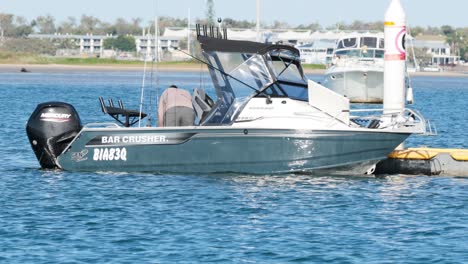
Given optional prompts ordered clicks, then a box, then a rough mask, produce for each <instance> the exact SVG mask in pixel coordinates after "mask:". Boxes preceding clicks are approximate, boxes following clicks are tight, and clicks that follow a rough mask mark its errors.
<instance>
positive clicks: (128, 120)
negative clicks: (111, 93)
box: [99, 97, 147, 127]
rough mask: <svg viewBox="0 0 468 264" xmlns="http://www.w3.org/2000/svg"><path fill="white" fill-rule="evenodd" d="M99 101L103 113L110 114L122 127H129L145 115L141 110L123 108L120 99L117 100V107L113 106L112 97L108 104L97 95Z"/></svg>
mask: <svg viewBox="0 0 468 264" xmlns="http://www.w3.org/2000/svg"><path fill="white" fill-rule="evenodd" d="M99 103H100V104H101V110H102V112H103V113H104V114H108V115H110V116H111V117H112V118H114V119H115V120H116V121H117V122H119V123H120V124H122V125H123V126H124V127H131V126H133V125H134V124H136V123H138V121H140V120H142V119H143V118H145V117H146V116H147V114H145V113H143V112H140V111H137V110H129V109H126V108H124V105H123V102H122V100H118V104H119V106H118V107H115V106H114V101H112V99H109V106H107V105H106V103H105V102H104V98H102V97H99ZM121 118H123V120H121Z"/></svg>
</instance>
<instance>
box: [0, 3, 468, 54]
mask: <svg viewBox="0 0 468 264" xmlns="http://www.w3.org/2000/svg"><path fill="white" fill-rule="evenodd" d="M212 2H213V1H207V18H203V19H197V20H196V21H195V23H206V22H208V21H211V22H213V20H214V17H215V14H214V11H213V8H212V6H211V10H210V3H211V4H212ZM223 23H224V25H225V26H227V27H231V28H253V27H255V22H253V21H246V20H234V19H232V18H224V20H223ZM186 26H187V19H180V18H172V17H164V16H163V17H160V18H159V27H160V32H161V33H163V30H164V28H166V27H186ZM262 28H273V29H281V28H282V29H284V28H289V29H297V30H311V31H316V30H323V29H326V30H335V29H338V30H383V22H381V21H377V22H363V21H354V22H352V23H349V24H347V23H343V22H340V23H336V24H335V25H332V26H330V27H326V28H324V27H323V26H321V25H320V24H318V23H316V22H314V23H311V24H308V25H299V26H291V25H289V24H288V23H285V22H282V21H274V22H273V23H272V24H263V25H262ZM144 29H146V30H150V31H151V32H154V23H153V22H152V21H148V23H146V24H145V23H144V22H143V20H142V19H140V18H132V19H130V20H127V19H124V18H117V19H116V20H115V21H114V22H105V21H101V20H100V19H98V18H97V17H94V16H88V15H82V16H81V17H80V18H79V19H77V18H75V17H68V18H67V19H66V20H65V21H61V22H57V21H56V20H55V18H54V17H53V16H51V15H44V16H38V17H36V18H35V19H33V20H31V21H28V20H27V19H26V18H24V17H22V16H15V15H13V14H7V13H0V49H3V50H8V51H18V52H35V53H45V54H51V53H53V51H54V49H57V48H67V47H66V43H49V44H50V45H49V46H50V50H47V51H44V49H43V46H45V44H47V43H46V42H42V43H39V42H37V43H36V42H34V43H33V42H31V43H32V44H31V45H32V46H36V47H38V50H37V51H32V50H31V49H29V48H27V47H22V48H21V50H15V49H14V48H13V46H15V45H14V44H15V43H13V42H11V41H10V40H7V39H11V38H14V39H21V38H24V37H26V36H28V35H29V34H31V33H41V34H94V35H106V34H111V35H114V36H127V35H140V34H142V32H143V30H144ZM411 34H412V35H413V36H418V35H441V36H443V37H444V38H445V39H446V41H447V43H448V44H449V45H450V46H451V48H452V50H454V51H455V54H457V55H460V56H461V57H462V59H465V60H467V61H468V27H464V28H454V27H451V26H449V25H445V26H442V27H431V26H428V27H420V26H418V27H414V28H411ZM29 41H31V40H29ZM18 43H19V44H21V46H24V45H26V44H25V43H24V42H22V41H21V40H19V42H17V44H18ZM114 45H115V44H114ZM111 46H113V45H111ZM127 48H128V47H127V46H125V49H127ZM121 50H124V49H121Z"/></svg>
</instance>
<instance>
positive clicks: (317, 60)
mask: <svg viewBox="0 0 468 264" xmlns="http://www.w3.org/2000/svg"><path fill="white" fill-rule="evenodd" d="M296 48H297V49H298V50H299V52H300V54H301V63H302V64H330V63H331V61H332V56H333V50H334V49H335V41H327V40H317V41H314V42H312V43H308V44H304V45H298V46H296Z"/></svg>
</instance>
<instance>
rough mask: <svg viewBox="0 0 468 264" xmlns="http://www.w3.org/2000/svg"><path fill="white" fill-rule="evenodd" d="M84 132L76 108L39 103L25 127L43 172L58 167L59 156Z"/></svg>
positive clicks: (55, 103) (58, 103)
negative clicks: (81, 131)
mask: <svg viewBox="0 0 468 264" xmlns="http://www.w3.org/2000/svg"><path fill="white" fill-rule="evenodd" d="M80 130H81V120H80V117H79V115H78V113H77V112H76V110H75V108H74V107H73V106H72V105H70V104H67V103H62V102H47V103H42V104H39V105H38V106H37V107H36V110H34V112H33V113H32V115H31V117H30V118H29V120H28V124H27V126H26V133H27V134H28V138H29V143H31V146H32V149H33V150H34V153H35V154H36V157H37V160H38V161H39V163H40V164H41V167H42V168H44V169H54V168H58V167H59V166H58V164H57V162H56V159H57V157H58V155H60V154H61V153H62V151H63V150H64V149H65V148H66V147H67V146H68V144H70V142H71V141H72V140H73V139H74V138H75V137H76V135H77V134H78V133H79V132H80Z"/></svg>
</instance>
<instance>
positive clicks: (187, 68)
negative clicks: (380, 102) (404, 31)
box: [0, 64, 468, 77]
mask: <svg viewBox="0 0 468 264" xmlns="http://www.w3.org/2000/svg"><path fill="white" fill-rule="evenodd" d="M22 68H25V69H26V70H28V71H29V72H33V73H34V72H39V73H51V72H56V73H60V72H89V71H117V72H118V71H127V72H133V71H137V72H140V71H141V72H142V71H143V67H142V66H141V65H68V64H67V65H63V64H0V73H19V72H20V71H21V69H22ZM158 69H159V70H160V71H179V72H198V71H200V65H199V64H193V65H187V64H184V65H159V66H158ZM203 70H204V71H206V68H203ZM304 73H306V74H316V75H323V74H324V73H325V70H322V69H307V68H306V69H304ZM410 76H431V77H468V72H447V71H446V72H412V73H410Z"/></svg>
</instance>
